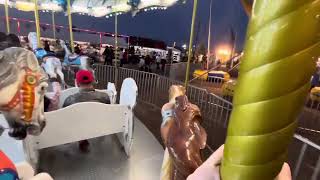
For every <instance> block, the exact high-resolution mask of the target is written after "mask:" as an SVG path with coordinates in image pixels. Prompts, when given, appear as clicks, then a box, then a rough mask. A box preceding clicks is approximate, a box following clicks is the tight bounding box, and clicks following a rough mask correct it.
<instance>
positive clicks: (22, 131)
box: [0, 48, 48, 139]
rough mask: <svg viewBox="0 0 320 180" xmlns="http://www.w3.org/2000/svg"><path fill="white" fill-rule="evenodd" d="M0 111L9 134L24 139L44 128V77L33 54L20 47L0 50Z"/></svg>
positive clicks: (45, 86) (45, 79)
mask: <svg viewBox="0 0 320 180" xmlns="http://www.w3.org/2000/svg"><path fill="white" fill-rule="evenodd" d="M0 79H1V81H0V110H1V111H2V113H3V115H4V116H5V118H6V120H7V121H8V124H9V128H10V130H9V135H10V136H11V137H14V138H17V139H24V138H25V137H26V136H27V134H31V135H38V134H40V132H41V131H42V130H43V128H44V127H45V118H44V110H43V106H44V105H43V99H44V93H45V91H46V88H47V86H48V85H47V76H46V74H45V73H44V72H43V70H42V68H40V66H39V64H38V61H37V58H36V57H35V55H34V54H33V53H32V52H31V51H28V50H26V49H23V48H7V49H5V50H3V51H0Z"/></svg>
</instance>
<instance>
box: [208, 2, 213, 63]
mask: <svg viewBox="0 0 320 180" xmlns="http://www.w3.org/2000/svg"><path fill="white" fill-rule="evenodd" d="M212 2H213V0H211V2H210V13H209V14H210V15H209V30H208V31H209V32H208V54H207V69H209V60H210V49H211V47H210V45H211V18H212V17H211V16H212Z"/></svg>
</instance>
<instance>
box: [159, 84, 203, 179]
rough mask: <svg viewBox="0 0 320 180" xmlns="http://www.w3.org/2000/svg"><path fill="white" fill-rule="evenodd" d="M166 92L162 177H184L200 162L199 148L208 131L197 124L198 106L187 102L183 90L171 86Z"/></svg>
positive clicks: (162, 131)
mask: <svg viewBox="0 0 320 180" xmlns="http://www.w3.org/2000/svg"><path fill="white" fill-rule="evenodd" d="M169 94H170V102H169V103H167V104H165V105H164V106H163V108H162V115H163V120H164V121H163V123H162V126H161V135H162V138H163V141H164V144H165V146H166V151H165V158H164V162H163V166H162V176H161V179H163V180H183V179H186V178H187V177H188V176H189V175H190V174H192V173H193V172H194V171H195V170H196V169H197V168H198V167H199V166H200V165H201V164H202V162H203V161H202V159H201V155H200V151H201V149H204V148H205V146H206V140H207V134H206V131H205V130H204V128H203V127H202V126H201V125H200V122H201V121H202V118H201V114H200V109H199V108H198V107H197V106H196V105H194V104H191V103H190V102H189V101H188V98H187V96H186V95H185V89H184V88H183V87H182V86H172V87H171V88H170V90H169Z"/></svg>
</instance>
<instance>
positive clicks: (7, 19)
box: [4, 0, 10, 34]
mask: <svg viewBox="0 0 320 180" xmlns="http://www.w3.org/2000/svg"><path fill="white" fill-rule="evenodd" d="M4 11H5V15H6V23H7V24H6V25H7V33H8V34H10V22H9V8H8V0H5V1H4Z"/></svg>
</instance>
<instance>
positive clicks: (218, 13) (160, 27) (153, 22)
mask: <svg viewBox="0 0 320 180" xmlns="http://www.w3.org/2000/svg"><path fill="white" fill-rule="evenodd" d="M192 6H193V1H192V0H187V3H186V4H181V3H179V4H176V5H174V6H172V7H169V8H168V9H167V10H154V11H148V12H140V13H138V14H137V15H136V16H134V17H132V15H131V13H128V14H125V15H120V16H118V21H119V33H121V34H125V35H132V36H140V37H146V38H152V39H156V40H163V41H165V42H166V43H168V45H171V44H172V43H173V42H177V45H182V44H185V43H188V42H189V34H190V24H191V16H192ZM209 6H210V0H199V3H198V15H197V19H196V21H197V22H196V30H195V32H196V33H197V32H198V44H199V43H204V44H205V45H206V44H207V36H208V19H209ZM0 14H1V16H3V15H4V8H3V6H2V7H1V8H0ZM10 16H12V17H20V18H25V19H30V20H33V18H34V16H33V13H30V12H28V13H26V12H20V11H16V10H13V9H10ZM40 17H41V18H40V21H41V22H46V23H50V22H51V14H50V13H42V12H41V13H40ZM247 22H248V18H247V17H246V14H245V13H244V11H243V9H242V7H241V4H240V1H239V0H213V13H212V41H211V42H212V43H211V44H212V46H219V45H222V44H226V43H229V42H230V41H231V40H230V29H231V27H233V28H234V31H235V32H236V34H237V49H238V50H241V49H242V47H243V43H244V39H245V33H246V27H247ZM67 23H68V21H67V17H66V16H64V15H63V14H62V13H60V14H57V15H56V24H57V25H67ZM73 24H74V25H75V26H76V27H79V28H85V29H94V30H97V31H105V32H114V18H109V19H107V18H95V17H88V16H85V15H78V14H74V15H73ZM1 25H3V23H1ZM198 28H199V30H198ZM1 29H2V28H1ZM195 39H196V38H195Z"/></svg>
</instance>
